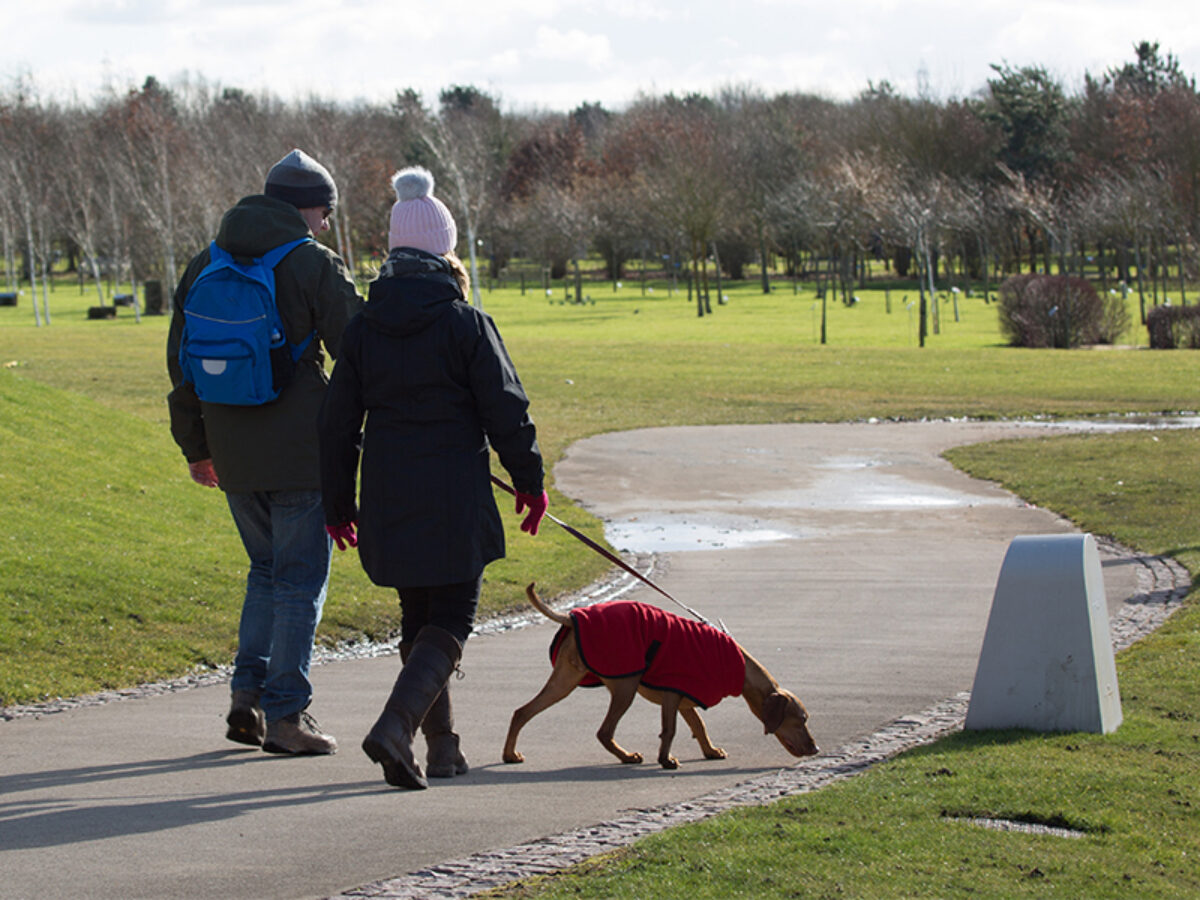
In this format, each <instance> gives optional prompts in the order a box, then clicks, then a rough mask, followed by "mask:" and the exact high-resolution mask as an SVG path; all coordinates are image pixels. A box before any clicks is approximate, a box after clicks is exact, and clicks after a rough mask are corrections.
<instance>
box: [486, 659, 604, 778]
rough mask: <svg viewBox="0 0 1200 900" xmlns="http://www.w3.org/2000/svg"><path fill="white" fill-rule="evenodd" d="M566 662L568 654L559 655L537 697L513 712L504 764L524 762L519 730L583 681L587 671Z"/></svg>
mask: <svg viewBox="0 0 1200 900" xmlns="http://www.w3.org/2000/svg"><path fill="white" fill-rule="evenodd" d="M568 660H569V654H567V653H565V652H564V653H561V654H560V655H559V660H558V663H557V664H556V665H555V666H554V670H553V671H552V672H551V673H550V678H549V679H548V680H547V681H546V683H545V685H543V686H542V689H541V690H540V691H538V693H537V696H536V697H534V698H533V699H532V700H530V701H529V702H528V703H526V704H525V705H524V706H521V707H518V708H517V709H516V710H515V711H514V712H513V714H512V720H511V721H510V722H509V725H508V737H507V738H505V741H504V756H503V759H504V761H505V762H506V763H520V762H525V757H524V756H522V755H521V754H520V753H518V752H517V735H519V734H520V733H521V729H522V728H524V727H525V726H526V725H527V724H528V723H529V720H530V719H532V718H533V717H534V716H536V715H537V714H538V713H540V712H542V711H543V710H545V709H549V708H550V707H551V706H553V705H554V704H555V703H557V702H558V701H559V700H561V699H563V698H564V697H566V696H567V695H568V694H569V693H571V691H573V690H575V688H576V687H577V686H578V685H579V682H581V681H583V676H584V675H585V674H587V671H586V670H585V669H577V668H575V667H574V666H572V665H570V664H569V661H568Z"/></svg>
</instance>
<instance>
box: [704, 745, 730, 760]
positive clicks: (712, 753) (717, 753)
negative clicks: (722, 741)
mask: <svg viewBox="0 0 1200 900" xmlns="http://www.w3.org/2000/svg"><path fill="white" fill-rule="evenodd" d="M704 758H705V759H728V758H729V754H728V753H726V752H725V751H724V750H722V749H721V748H720V747H710V748H709V749H707V750H705V751H704Z"/></svg>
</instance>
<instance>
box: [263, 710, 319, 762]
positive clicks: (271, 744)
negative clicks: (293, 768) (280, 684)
mask: <svg viewBox="0 0 1200 900" xmlns="http://www.w3.org/2000/svg"><path fill="white" fill-rule="evenodd" d="M262 748H263V749H264V750H266V751H267V752H268V753H290V754H292V755H294V756H316V755H322V754H329V753H337V741H336V740H334V737H333V735H331V734H322V733H321V729H320V726H318V725H317V720H316V719H314V718H313V717H312V716H310V715H309V714H308V713H306V712H298V713H292V714H291V715H290V716H284V717H283V718H282V719H277V720H276V721H274V722H268V723H267V736H266V739H265V740H264V741H263V745H262Z"/></svg>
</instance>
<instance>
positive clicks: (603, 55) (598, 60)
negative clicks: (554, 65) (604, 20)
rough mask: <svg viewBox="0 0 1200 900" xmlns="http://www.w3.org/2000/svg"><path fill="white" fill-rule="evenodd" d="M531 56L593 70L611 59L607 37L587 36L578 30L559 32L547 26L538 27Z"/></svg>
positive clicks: (601, 35) (610, 48)
mask: <svg viewBox="0 0 1200 900" xmlns="http://www.w3.org/2000/svg"><path fill="white" fill-rule="evenodd" d="M532 55H533V56H534V57H536V58H538V59H547V60H554V61H558V62H573V63H582V64H583V65H586V66H592V67H593V68H595V67H598V66H602V65H604V64H605V63H607V62H609V61H610V60H611V59H612V45H611V44H610V43H609V40H608V35H604V34H588V33H587V32H585V31H582V30H580V29H578V28H572V29H570V30H569V31H559V30H557V29H555V28H552V27H550V26H549V25H540V26H538V29H537V33H536V40H535V42H534V49H533V51H532Z"/></svg>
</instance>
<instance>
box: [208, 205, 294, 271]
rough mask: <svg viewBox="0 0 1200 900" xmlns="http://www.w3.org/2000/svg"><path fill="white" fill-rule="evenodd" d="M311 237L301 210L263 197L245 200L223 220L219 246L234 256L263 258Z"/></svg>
mask: <svg viewBox="0 0 1200 900" xmlns="http://www.w3.org/2000/svg"><path fill="white" fill-rule="evenodd" d="M310 234H311V232H310V231H309V230H308V225H307V224H306V223H305V221H304V217H303V216H301V215H300V210H298V209H296V207H294V206H292V204H290V203H286V202H284V201H283V200H276V199H275V198H273V197H267V196H266V195H264V194H252V195H251V196H249V197H243V198H242V199H241V200H239V201H238V202H237V205H236V206H234V207H233V208H232V209H230V210H229V211H228V212H226V213H225V215H224V216H223V217H222V218H221V227H220V229H219V230H218V231H217V246H219V247H221V248H222V249H223V250H225V251H226V252H228V253H230V254H231V255H233V256H250V257H257V256H262V255H263V254H264V253H266V252H267V251H269V250H273V249H274V248H276V247H278V246H279V245H280V244H286V243H287V242H288V241H294V240H296V239H297V238H302V237H307V236H309V235H310Z"/></svg>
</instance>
